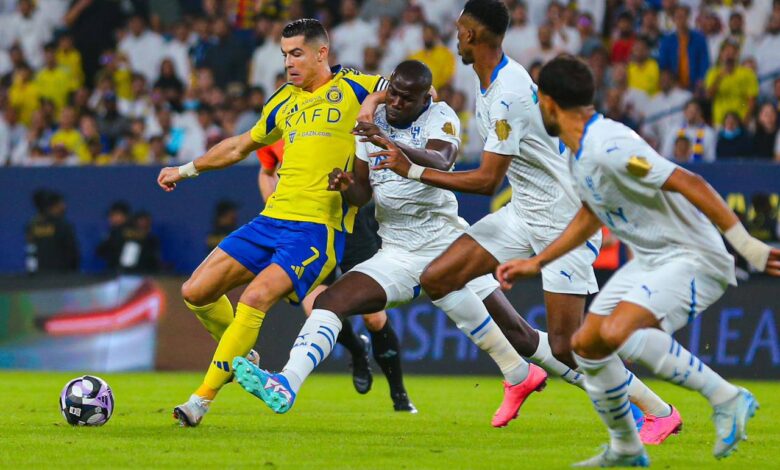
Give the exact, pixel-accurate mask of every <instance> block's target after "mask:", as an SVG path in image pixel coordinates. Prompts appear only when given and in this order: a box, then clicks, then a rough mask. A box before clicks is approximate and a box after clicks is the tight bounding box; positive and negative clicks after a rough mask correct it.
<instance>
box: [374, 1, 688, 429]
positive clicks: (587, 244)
mask: <svg viewBox="0 0 780 470" xmlns="http://www.w3.org/2000/svg"><path fill="white" fill-rule="evenodd" d="M508 18H509V14H508V11H507V9H506V6H505V5H504V3H503V2H502V1H500V0H470V1H468V2H466V5H465V7H464V9H463V13H462V14H461V16H460V18H459V19H458V23H457V27H458V53H459V54H460V55H461V58H462V59H463V62H464V63H467V64H473V67H474V70H475V72H476V73H477V76H478V79H479V83H477V86H478V87H479V90H477V119H478V120H479V130H480V133H481V135H482V138H483V139H484V141H485V145H484V151H483V153H482V163H481V165H480V167H479V168H478V169H476V170H470V171H456V172H445V171H438V170H435V169H431V168H420V167H418V166H416V165H412V163H411V162H410V161H409V160H408V159H407V158H405V157H403V156H401V157H400V158H396V156H393V155H389V158H388V159H387V160H385V161H383V162H382V163H381V164H380V166H381V167H382V168H389V169H392V170H393V171H395V172H397V173H398V174H400V175H402V176H408V177H409V178H412V179H418V180H420V181H422V182H424V183H427V184H429V185H432V186H437V187H440V188H446V189H450V190H455V191H462V192H471V193H480V194H487V195H490V194H493V192H495V190H496V189H497V188H498V187H499V186H500V185H501V184H502V182H503V179H504V177H505V176H508V177H509V182H510V184H511V185H512V190H513V194H512V200H511V202H510V203H509V204H508V205H507V206H505V207H504V208H502V209H500V210H499V211H498V212H495V213H493V214H490V215H488V216H487V217H485V218H483V219H482V220H480V221H479V222H477V223H476V224H474V225H473V226H472V227H471V228H469V229H468V230H467V231H466V234H465V235H463V236H460V237H459V238H458V239H457V240H456V241H455V242H454V243H453V244H452V245H451V246H450V247H449V248H448V249H447V250H446V251H445V252H444V253H443V254H442V255H440V256H439V257H437V258H436V259H435V260H434V261H433V262H432V263H431V264H430V265H429V266H428V267H427V268H426V270H425V272H424V273H423V275H422V277H421V284H422V287H423V290H425V292H427V293H428V295H429V296H430V297H431V299H432V300H433V302H434V304H436V305H437V306H439V307H441V308H442V309H443V310H444V311H446V312H448V314H450V315H453V314H457V312H458V311H460V310H467V309H473V308H476V307H477V305H476V304H475V302H473V300H469V299H470V297H471V294H470V293H469V292H468V290H463V289H462V288H463V286H465V285H466V284H467V283H468V282H469V281H471V280H472V279H475V278H478V277H480V276H483V275H485V274H486V273H492V272H493V271H494V270H495V269H496V267H498V265H499V264H500V263H501V262H504V261H508V260H509V259H512V258H518V257H522V258H529V257H531V256H532V255H533V254H534V253H538V252H540V251H542V250H543V249H544V248H545V247H546V246H547V245H548V244H549V243H550V242H552V240H554V239H555V237H556V236H557V235H558V234H559V233H560V232H561V231H563V229H564V228H565V227H566V224H568V222H569V221H570V220H571V219H572V217H574V214H576V212H577V210H578V209H579V207H580V202H579V200H578V198H577V195H576V194H575V192H574V188H573V186H572V183H571V178H570V176H569V174H568V169H567V167H566V156H565V155H564V153H565V149H564V148H563V147H562V146H561V145H560V143H559V141H558V139H555V138H553V137H550V136H549V135H547V132H545V130H544V125H543V123H542V117H541V114H540V112H539V109H538V97H537V93H536V85H535V84H534V83H533V81H532V80H531V78H530V76H529V75H528V73H527V72H526V70H525V69H524V68H523V67H522V66H521V65H520V64H518V63H516V62H514V61H513V60H511V59H509V58H508V57H506V55H504V54H503V52H502V50H501V43H502V41H503V36H504V33H505V32H506V28H507V24H508ZM599 246H600V236H599V235H594V236H593V237H591V238H590V239H589V240H585V241H584V242H583V243H582V245H581V246H580V247H578V248H577V249H576V250H573V251H572V252H571V253H569V254H567V255H566V256H565V257H562V258H561V259H559V260H557V261H556V262H555V263H553V264H551V265H549V266H547V267H545V269H544V271H543V273H542V281H543V289H544V298H545V306H546V308H547V334H548V335H549V344H548V339H547V336H546V335H541V336H540V338H539V339H536V338H534V340H535V341H534V342H532V343H531V344H530V347H529V348H528V349H527V350H525V351H520V352H521V354H522V355H523V356H526V357H530V358H531V359H536V358H538V357H543V356H545V355H546V353H545V351H550V349H552V354H553V355H554V357H556V358H557V359H558V360H559V361H561V362H562V363H565V364H566V365H568V367H570V368H571V369H576V368H577V365H576V363H575V362H574V358H573V357H572V354H571V343H570V341H571V336H572V335H573V334H574V332H575V331H576V330H577V328H578V327H579V326H580V324H581V323H582V319H583V316H584V313H585V300H586V296H587V295H588V294H592V293H595V292H596V291H597V290H598V285H597V283H596V278H595V274H594V272H593V268H592V264H593V262H594V261H595V260H596V257H597V255H598V249H599ZM496 321H497V322H498V321H499V320H498V319H496ZM548 370H550V369H549V368H548ZM566 371H567V369H564V371H562V372H561V373H563V374H564V375H565V374H566ZM625 373H626V374H628V377H629V379H631V390H630V391H631V396H632V401H634V402H635V403H636V404H637V405H638V406H639V407H640V408H641V409H642V411H644V412H645V415H646V417H645V426H642V438H643V440H644V441H645V442H647V443H652V444H659V443H661V442H662V441H663V440H664V439H666V438H667V437H668V436H669V435H670V434H672V433H675V432H677V431H678V430H679V428H680V426H681V425H682V421H681V419H680V416H679V413H677V412H676V410H675V409H674V408H673V407H671V406H670V405H668V404H667V403H665V402H664V401H663V400H661V399H660V398H659V397H658V396H657V395H656V394H655V393H653V392H652V391H651V390H650V389H648V388H647V387H646V386H645V385H644V384H643V383H642V382H641V381H640V380H639V379H637V378H634V377H633V375H632V374H631V373H630V372H628V371H626V372H625ZM533 378H534V377H533V376H529V380H533ZM520 385H522V384H520ZM525 390H529V387H525ZM530 391H532V390H530ZM530 391H528V393H530ZM515 396H517V398H518V399H519V400H524V399H525V396H524V395H522V394H521V393H518V394H516V395H515ZM526 396H527V395H526ZM512 408H514V407H507V409H506V410H504V411H503V412H502V410H499V413H498V414H497V416H496V421H497V422H502V421H504V420H505V419H506V418H507V416H506V415H504V413H512V412H513V411H512Z"/></svg>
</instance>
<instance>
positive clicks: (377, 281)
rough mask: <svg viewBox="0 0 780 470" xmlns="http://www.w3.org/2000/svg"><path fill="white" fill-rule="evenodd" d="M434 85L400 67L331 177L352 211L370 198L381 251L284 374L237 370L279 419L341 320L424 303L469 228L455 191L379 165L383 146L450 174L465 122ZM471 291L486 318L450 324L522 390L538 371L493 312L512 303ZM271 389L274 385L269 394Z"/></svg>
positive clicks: (344, 289) (344, 280) (321, 315)
mask: <svg viewBox="0 0 780 470" xmlns="http://www.w3.org/2000/svg"><path fill="white" fill-rule="evenodd" d="M431 79H432V77H431V72H430V70H429V69H428V68H427V67H426V66H425V65H424V64H422V63H421V62H417V61H406V62H402V63H401V64H399V65H398V67H397V68H396V70H395V72H394V73H393V75H392V77H391V79H390V85H389V87H388V91H387V93H386V97H385V103H386V104H383V105H381V106H380V107H379V109H377V111H376V113H375V118H374V121H375V123H374V124H372V123H359V124H358V126H357V128H356V134H358V135H359V136H361V137H360V139H359V141H358V143H357V150H356V153H357V158H358V161H356V162H355V166H354V172H353V173H352V174H349V173H346V172H344V171H343V170H340V169H335V170H334V171H333V172H332V173H331V175H330V189H332V190H338V191H341V192H342V194H343V196H344V198H345V199H346V200H347V201H348V202H350V203H351V204H354V205H363V204H365V203H366V202H368V201H369V200H370V199H371V198H372V197H373V199H374V201H375V204H376V219H377V222H378V223H379V235H380V237H381V238H382V249H381V250H380V251H379V252H378V253H377V254H376V255H374V256H373V257H372V258H370V259H369V260H367V261H364V262H362V263H360V264H358V265H357V266H355V267H354V268H352V270H350V271H349V272H348V273H347V274H345V275H344V276H343V277H341V278H340V279H339V280H338V281H337V282H335V283H334V284H333V285H332V286H330V287H329V288H327V289H326V290H325V291H324V292H323V293H322V294H320V295H319V296H318V297H317V299H316V300H315V303H314V310H313V311H312V313H311V316H310V317H309V319H308V320H307V321H306V323H305V324H304V326H303V328H302V329H301V333H300V335H299V336H298V339H297V340H296V342H295V344H294V345H293V348H292V351H291V352H290V361H289V362H288V363H287V365H286V366H285V367H284V369H283V370H282V372H281V373H280V374H269V373H268V372H266V371H263V370H262V369H259V368H255V367H252V366H249V365H248V364H247V363H246V361H244V363H245V364H244V365H243V366H242V367H249V369H250V370H251V374H249V375H250V379H249V380H248V381H247V380H243V379H242V378H241V377H242V375H247V374H242V372H243V370H242V369H241V368H238V369H237V370H238V371H239V373H238V377H239V383H241V384H242V385H243V386H244V388H246V389H247V390H249V391H250V392H252V393H255V394H256V395H258V396H259V397H260V398H262V399H263V400H264V401H265V402H266V403H267V404H268V405H269V406H270V407H271V409H273V410H274V411H276V412H285V411H287V410H288V409H289V408H290V407H291V406H292V404H293V401H294V399H295V396H296V395H297V393H298V391H299V389H300V387H301V384H302V382H303V380H304V379H305V378H306V377H307V376H308V375H309V374H310V373H311V372H312V371H313V369H314V368H315V367H316V366H317V365H318V364H319V363H320V362H322V360H324V358H325V357H327V355H328V353H329V352H330V351H331V348H332V347H333V344H332V341H331V340H332V339H333V337H334V335H335V336H338V333H339V329H340V328H341V320H342V319H344V318H346V317H348V316H350V315H355V314H358V313H361V312H365V311H374V310H381V309H383V308H386V307H388V306H393V305H399V304H403V303H407V302H409V301H411V300H413V299H414V298H415V297H417V296H418V295H420V293H421V288H420V275H421V274H422V272H423V269H424V268H425V266H426V265H427V264H428V263H429V262H430V261H431V260H432V259H433V258H435V257H436V256H437V255H439V254H440V253H441V252H442V251H443V250H444V249H445V248H447V246H449V244H450V243H452V242H453V241H454V240H455V239H456V238H457V237H458V236H459V235H460V234H462V233H463V232H464V231H465V229H466V228H467V227H468V224H466V222H465V221H463V220H462V219H461V218H459V217H458V203H457V200H456V198H455V195H454V194H453V193H452V192H450V191H446V190H443V189H439V188H435V187H432V186H428V185H425V184H422V183H420V182H417V181H413V180H409V179H406V178H402V177H400V176H398V175H396V174H395V173H393V172H391V171H388V170H377V169H376V165H377V164H378V163H379V161H381V159H382V157H378V156H375V155H376V153H377V152H381V151H382V150H383V149H384V148H393V149H396V150H398V149H400V148H403V149H404V151H405V152H407V153H408V154H410V155H412V156H413V158H414V159H415V161H416V162H418V164H421V165H424V166H430V167H435V168H440V169H442V170H446V169H449V168H451V167H452V165H453V163H454V161H455V158H456V157H457V153H458V146H459V145H460V138H459V135H460V132H459V131H460V123H459V121H458V117H457V115H456V114H455V112H454V111H453V110H452V109H451V108H450V107H449V106H447V105H446V104H445V103H433V102H432V101H431V96H430V94H429V89H430V85H431V83H430V82H431ZM466 288H467V289H469V292H472V293H473V295H474V296H475V298H477V299H478V301H479V302H480V306H481V307H482V310H485V309H486V310H487V311H486V312H485V313H484V314H482V313H481V312H480V310H468V311H465V312H463V315H461V316H453V317H451V318H452V320H453V321H454V322H455V323H456V325H457V326H458V328H459V329H460V330H461V331H463V332H464V333H465V334H466V335H467V336H468V337H469V338H470V339H471V340H472V341H474V343H476V344H477V345H478V346H480V348H482V349H483V350H484V351H485V352H487V353H488V354H489V355H490V356H491V358H492V359H493V360H494V361H495V362H496V363H497V364H498V366H499V368H500V369H501V371H502V373H503V374H504V378H505V380H506V381H507V382H509V383H514V384H517V383H519V382H521V381H522V379H523V377H525V376H526V375H528V370H529V368H534V369H538V370H539V371H541V369H539V367H538V366H536V365H528V364H527V363H526V362H525V361H524V360H523V358H522V357H521V356H520V355H519V354H518V353H517V351H516V347H515V346H514V345H513V344H512V343H510V341H509V340H508V339H507V338H506V337H505V336H504V334H503V333H502V332H501V329H500V328H499V326H498V325H497V324H496V323H495V322H493V321H491V316H490V315H489V314H488V312H489V313H490V314H495V315H496V316H499V317H501V316H502V315H503V316H506V313H503V312H502V309H505V308H506V307H505V305H506V302H503V301H502V300H503V294H502V293H501V292H500V290H499V289H498V283H497V282H496V280H495V279H493V277H492V276H491V275H484V276H481V277H479V278H477V279H474V280H473V281H471V282H469V283H468V284H467V286H466ZM483 302H484V303H483ZM517 318H518V320H517V321H521V322H523V328H524V329H525V330H526V331H530V332H531V333H533V331H534V330H533V329H532V328H531V327H530V326H529V325H528V324H527V323H525V322H524V320H522V317H519V315H518V317H517ZM528 334H530V333H528ZM520 347H525V346H524V345H520ZM549 361H554V362H556V364H557V365H556V367H557V368H559V369H560V368H565V366H563V365H562V364H560V363H557V361H556V360H555V358H553V357H552V356H551V355H550V357H549ZM541 373H542V374H544V372H543V371H542V372H541ZM269 381H270V382H269ZM269 383H272V384H274V385H273V386H271V387H268V385H267V384H269ZM516 413H517V409H515V414H516Z"/></svg>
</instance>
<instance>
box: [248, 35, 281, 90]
mask: <svg viewBox="0 0 780 470" xmlns="http://www.w3.org/2000/svg"><path fill="white" fill-rule="evenodd" d="M282 29H284V23H283V22H281V21H275V22H273V23H272V24H271V26H270V29H269V30H268V32H267V33H266V35H265V37H264V39H263V43H262V45H260V46H258V47H257V48H255V50H254V52H253V53H252V60H251V63H250V66H249V84H250V85H251V86H256V87H261V88H262V89H263V90H265V92H266V93H269V95H270V93H272V92H273V91H274V90H276V87H274V84H275V80H276V75H277V74H279V73H280V72H284V62H283V61H282V60H280V58H281V53H280V52H279V51H281V48H282V46H281V44H280V42H279V41H280V39H281V37H282Z"/></svg>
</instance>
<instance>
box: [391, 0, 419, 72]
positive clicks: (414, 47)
mask: <svg viewBox="0 0 780 470" xmlns="http://www.w3.org/2000/svg"><path fill="white" fill-rule="evenodd" d="M423 25H424V19H423V15H422V8H420V7H419V5H409V6H408V7H406V9H404V13H403V15H402V16H401V24H399V25H398V27H396V28H395V31H394V32H393V36H392V41H391V43H390V47H392V48H393V49H395V50H397V51H398V55H399V56H400V57H399V60H397V61H396V62H395V63H394V64H392V65H393V67H395V65H397V64H398V63H399V62H401V61H402V60H403V59H404V58H406V57H409V55H411V54H413V53H414V52H416V51H419V50H420V49H422V48H423ZM386 52H387V51H386Z"/></svg>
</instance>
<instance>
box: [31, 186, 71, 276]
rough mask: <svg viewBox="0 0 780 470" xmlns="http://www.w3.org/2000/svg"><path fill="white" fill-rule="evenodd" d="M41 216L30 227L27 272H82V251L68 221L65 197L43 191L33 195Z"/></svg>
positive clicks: (33, 220) (36, 216)
mask: <svg viewBox="0 0 780 470" xmlns="http://www.w3.org/2000/svg"><path fill="white" fill-rule="evenodd" d="M33 204H34V205H35V208H36V210H37V214H36V215H35V216H34V217H33V219H32V220H31V221H30V222H29V224H27V229H26V238H27V271H28V272H30V273H32V274H55V273H56V274H61V273H67V272H76V271H78V269H79V247H78V242H77V241H76V233H75V231H74V230H73V225H71V223H70V222H68V221H67V220H66V219H65V211H66V209H67V206H66V204H65V199H64V198H63V197H62V195H61V194H59V193H55V192H52V191H49V190H46V189H39V190H37V191H35V193H34V194H33Z"/></svg>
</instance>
